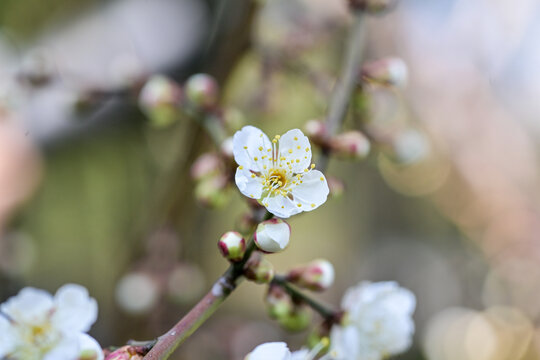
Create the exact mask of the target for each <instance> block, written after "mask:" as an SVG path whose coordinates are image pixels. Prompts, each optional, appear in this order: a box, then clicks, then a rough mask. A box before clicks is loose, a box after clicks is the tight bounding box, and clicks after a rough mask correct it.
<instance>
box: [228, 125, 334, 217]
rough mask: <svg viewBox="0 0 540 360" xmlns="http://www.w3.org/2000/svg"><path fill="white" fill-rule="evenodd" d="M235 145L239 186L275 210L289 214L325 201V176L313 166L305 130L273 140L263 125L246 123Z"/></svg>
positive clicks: (237, 135) (306, 209)
mask: <svg viewBox="0 0 540 360" xmlns="http://www.w3.org/2000/svg"><path fill="white" fill-rule="evenodd" d="M233 146H234V159H235V160H236V162H237V163H238V165H239V166H238V168H237V170H236V175H235V181H236V185H237V186H238V189H240V192H242V194H244V195H246V196H248V197H250V198H252V199H257V200H258V201H259V203H260V204H262V205H264V206H265V207H266V208H267V209H268V211H269V212H271V213H272V214H274V215H276V216H278V217H281V218H288V217H290V216H292V215H295V214H298V213H300V212H302V211H311V210H314V209H316V208H318V207H319V206H320V205H322V204H323V203H324V202H325V201H326V198H327V196H328V193H329V189H328V184H327V183H326V178H325V177H324V175H323V174H322V173H321V172H320V171H318V170H314V167H315V165H314V164H311V146H310V144H309V140H308V138H307V137H306V136H305V135H304V134H303V133H302V131H300V130H298V129H293V130H289V131H288V132H287V133H285V134H284V135H283V136H279V135H276V136H275V137H274V139H273V140H272V141H270V140H269V139H268V137H267V136H266V134H264V133H263V132H262V131H261V130H260V129H257V128H256V127H253V126H245V127H243V128H242V130H240V131H238V132H236V134H235V135H234V140H233ZM310 164H311V165H310Z"/></svg>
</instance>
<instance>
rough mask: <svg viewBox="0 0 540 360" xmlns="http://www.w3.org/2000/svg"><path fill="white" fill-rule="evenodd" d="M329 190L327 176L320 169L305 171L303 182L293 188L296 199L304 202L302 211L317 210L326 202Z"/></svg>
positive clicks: (298, 201) (292, 191) (301, 202)
mask: <svg viewBox="0 0 540 360" xmlns="http://www.w3.org/2000/svg"><path fill="white" fill-rule="evenodd" d="M329 192H330V190H329V189H328V184H327V182H326V178H325V177H324V175H323V173H322V172H320V171H319V170H310V171H308V172H307V173H304V174H303V176H302V179H301V183H298V185H296V186H295V187H294V188H292V189H291V193H292V195H293V197H294V201H296V202H297V203H300V204H302V207H301V210H302V211H311V210H315V209H316V208H318V207H319V206H320V205H322V204H324V202H325V201H326V199H327V197H328V193H329Z"/></svg>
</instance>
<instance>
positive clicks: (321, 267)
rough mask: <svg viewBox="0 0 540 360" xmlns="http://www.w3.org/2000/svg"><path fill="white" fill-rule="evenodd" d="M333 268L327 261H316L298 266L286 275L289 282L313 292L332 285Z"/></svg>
mask: <svg viewBox="0 0 540 360" xmlns="http://www.w3.org/2000/svg"><path fill="white" fill-rule="evenodd" d="M334 278H335V272H334V266H333V265H332V263H330V262H329V261H328V260H324V259H317V260H313V261H312V262H310V263H309V264H306V265H303V266H298V267H296V268H294V269H292V270H291V271H289V273H288V274H287V280H289V281H290V282H292V283H294V284H296V285H298V286H300V287H304V288H307V289H310V290H314V291H323V290H326V289H328V288H329V287H330V286H332V284H333V283H334Z"/></svg>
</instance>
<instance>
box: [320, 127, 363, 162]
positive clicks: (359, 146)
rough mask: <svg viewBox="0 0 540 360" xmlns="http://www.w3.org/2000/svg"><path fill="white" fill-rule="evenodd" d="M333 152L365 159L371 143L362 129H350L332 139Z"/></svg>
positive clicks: (349, 157)
mask: <svg viewBox="0 0 540 360" xmlns="http://www.w3.org/2000/svg"><path fill="white" fill-rule="evenodd" d="M329 145H330V149H332V152H333V154H335V155H336V156H338V157H341V158H347V159H363V158H365V157H366V156H367V155H368V154H369V150H370V148H371V145H370V143H369V140H368V138H367V137H366V136H365V135H364V134H362V133H361V132H360V131H348V132H345V133H342V134H339V135H336V136H334V137H333V138H332V139H330V143H329Z"/></svg>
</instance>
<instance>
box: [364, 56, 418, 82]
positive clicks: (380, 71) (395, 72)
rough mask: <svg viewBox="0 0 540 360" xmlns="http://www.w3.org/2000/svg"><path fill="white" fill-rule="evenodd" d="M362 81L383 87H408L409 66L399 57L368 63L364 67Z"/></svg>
mask: <svg viewBox="0 0 540 360" xmlns="http://www.w3.org/2000/svg"><path fill="white" fill-rule="evenodd" d="M361 76H362V80H364V81H367V82H372V83H375V84H378V85H383V86H397V87H404V86H406V85H407V78H408V70H407V64H405V62H404V61H403V60H402V59H400V58H397V57H388V58H384V59H379V60H375V61H372V62H368V63H366V64H364V66H362V71H361Z"/></svg>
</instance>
